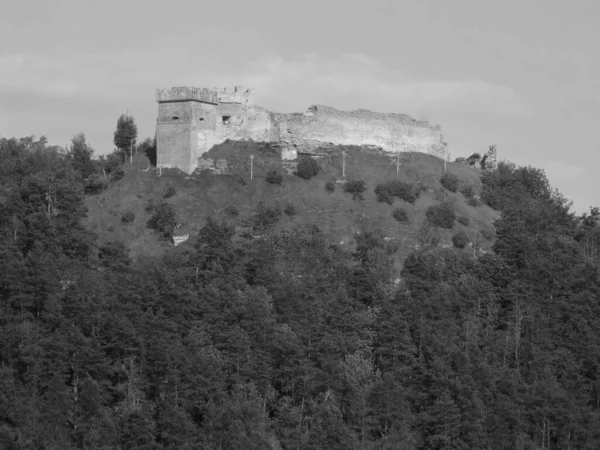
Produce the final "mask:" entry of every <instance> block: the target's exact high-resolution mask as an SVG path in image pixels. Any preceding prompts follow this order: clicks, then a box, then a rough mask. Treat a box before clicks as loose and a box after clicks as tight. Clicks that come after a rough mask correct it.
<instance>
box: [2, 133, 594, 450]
mask: <svg viewBox="0 0 600 450" xmlns="http://www.w3.org/2000/svg"><path fill="white" fill-rule="evenodd" d="M145 145H147V146H148V147H151V144H150V143H148V142H146V143H145ZM123 158H124V157H123V156H119V155H118V154H115V155H110V156H109V157H106V158H101V159H100V160H94V159H93V151H92V149H91V148H90V147H89V145H88V144H87V143H86V142H85V136H83V135H78V136H76V137H75V138H74V139H73V142H72V146H71V148H69V149H61V148H58V147H52V146H49V145H48V143H47V142H46V140H45V139H40V140H38V141H36V140H34V139H32V138H25V139H1V140H0V159H1V161H2V164H1V165H0V447H1V448H6V449H35V448H47V449H70V448H73V449H74V448H89V449H103V448H104V449H109V448H111V449H112V448H122V449H158V448H178V449H185V448H189V449H192V448H194V449H196V448H203V449H265V450H267V449H271V448H284V449H498V450H500V449H542V448H544V449H590V450H591V449H598V448H600V379H599V375H600V371H599V367H598V365H599V363H600V305H599V301H598V292H599V287H600V285H599V279H598V274H599V272H598V269H599V266H598V264H599V255H598V250H599V248H600V211H599V210H598V209H597V208H592V209H591V210H590V212H589V213H586V214H583V215H581V216H578V215H576V214H574V213H573V212H571V210H570V204H569V203H568V201H567V200H566V199H565V198H564V197H563V196H562V195H560V193H558V192H556V191H554V190H552V188H551V187H550V185H549V183H548V180H547V179H546V177H545V175H544V173H543V171H540V170H538V169H535V168H531V167H517V166H514V165H512V164H510V163H500V164H498V167H497V168H496V169H495V170H492V171H487V172H485V173H484V174H483V180H482V181H483V186H484V187H483V191H482V193H481V199H482V200H483V201H484V202H486V203H487V204H488V205H490V206H492V207H493V208H495V209H497V210H499V211H500V212H501V218H500V219H499V220H498V221H497V223H496V225H495V226H496V241H495V243H494V247H493V252H492V253H486V254H473V253H469V252H458V251H456V250H455V249H450V248H442V247H439V246H436V245H435V244H432V245H430V246H425V247H423V248H420V249H419V250H418V251H416V252H414V253H412V254H411V255H410V257H409V258H408V259H407V260H406V262H405V266H404V270H403V272H402V276H401V279H399V280H398V279H394V277H393V276H392V267H391V264H390V261H389V255H388V254H387V253H386V251H385V242H384V240H383V237H382V236H381V235H380V234H378V233H377V232H376V231H373V232H371V233H369V234H361V235H357V236H356V251H355V252H353V253H350V252H347V251H345V250H343V249H341V248H340V247H338V246H337V245H333V244H331V243H330V242H327V240H326V239H325V237H324V235H323V233H322V232H321V231H320V230H319V228H318V227H315V226H295V227H290V228H288V229H285V230H272V229H270V228H269V222H268V221H267V222H266V223H265V224H264V225H265V226H264V230H263V233H262V234H261V236H260V238H250V237H244V236H238V235H236V233H235V230H234V229H233V228H232V227H231V226H230V224H228V223H227V221H226V220H224V219H223V218H221V217H214V218H211V219H209V220H208V221H206V223H205V224H204V225H203V226H202V227H201V229H198V230H197V233H196V234H197V236H196V240H195V243H194V245H193V246H189V247H188V248H187V249H185V250H183V249H179V248H177V249H174V251H173V252H170V253H168V254H167V255H166V256H165V257H164V258H162V259H146V260H139V261H133V260H131V259H130V258H129V256H128V250H127V243H123V242H119V241H111V242H100V241H99V239H98V238H97V237H96V236H95V235H93V234H92V233H91V232H89V231H87V230H86V229H85V227H84V226H83V225H82V220H83V218H84V217H85V214H86V211H85V207H84V198H85V195H94V194H95V193H96V192H98V191H99V190H102V189H103V188H104V187H105V185H106V184H107V183H110V182H113V181H114V180H118V179H119V177H122V176H123V172H122V170H121V171H120V169H119V164H121V163H122V160H123ZM357 201H359V200H357Z"/></svg>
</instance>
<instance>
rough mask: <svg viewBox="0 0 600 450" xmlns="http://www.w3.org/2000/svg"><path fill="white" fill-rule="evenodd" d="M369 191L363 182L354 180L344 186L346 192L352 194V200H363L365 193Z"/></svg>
mask: <svg viewBox="0 0 600 450" xmlns="http://www.w3.org/2000/svg"><path fill="white" fill-rule="evenodd" d="M366 190H367V187H366V186H365V182H364V181H363V180H352V181H348V182H347V183H346V184H344V192H346V193H347V194H352V200H356V199H359V200H362V199H363V193H364V192H365V191H366Z"/></svg>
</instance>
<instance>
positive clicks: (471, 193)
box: [460, 184, 475, 199]
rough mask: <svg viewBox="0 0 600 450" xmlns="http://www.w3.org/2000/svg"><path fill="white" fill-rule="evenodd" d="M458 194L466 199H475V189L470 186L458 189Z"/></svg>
mask: <svg viewBox="0 0 600 450" xmlns="http://www.w3.org/2000/svg"><path fill="white" fill-rule="evenodd" d="M460 193H461V194H462V195H464V196H465V198H466V199H470V198H473V197H475V188H474V187H473V185H472V184H468V185H466V186H463V187H461V188H460Z"/></svg>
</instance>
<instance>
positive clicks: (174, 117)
mask: <svg viewBox="0 0 600 450" xmlns="http://www.w3.org/2000/svg"><path fill="white" fill-rule="evenodd" d="M171 119H173V120H179V116H173V117H171Z"/></svg>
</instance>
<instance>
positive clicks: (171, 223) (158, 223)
mask: <svg viewBox="0 0 600 450" xmlns="http://www.w3.org/2000/svg"><path fill="white" fill-rule="evenodd" d="M176 223H177V221H176V220H175V210H174V209H173V207H172V206H171V205H169V204H168V203H166V202H161V203H160V204H158V205H156V206H154V209H153V210H152V217H150V220H148V222H147V224H146V225H147V226H148V228H151V229H153V230H155V231H157V232H159V233H160V234H162V236H163V237H165V238H171V237H172V236H173V230H174V229H175V224H176Z"/></svg>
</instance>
